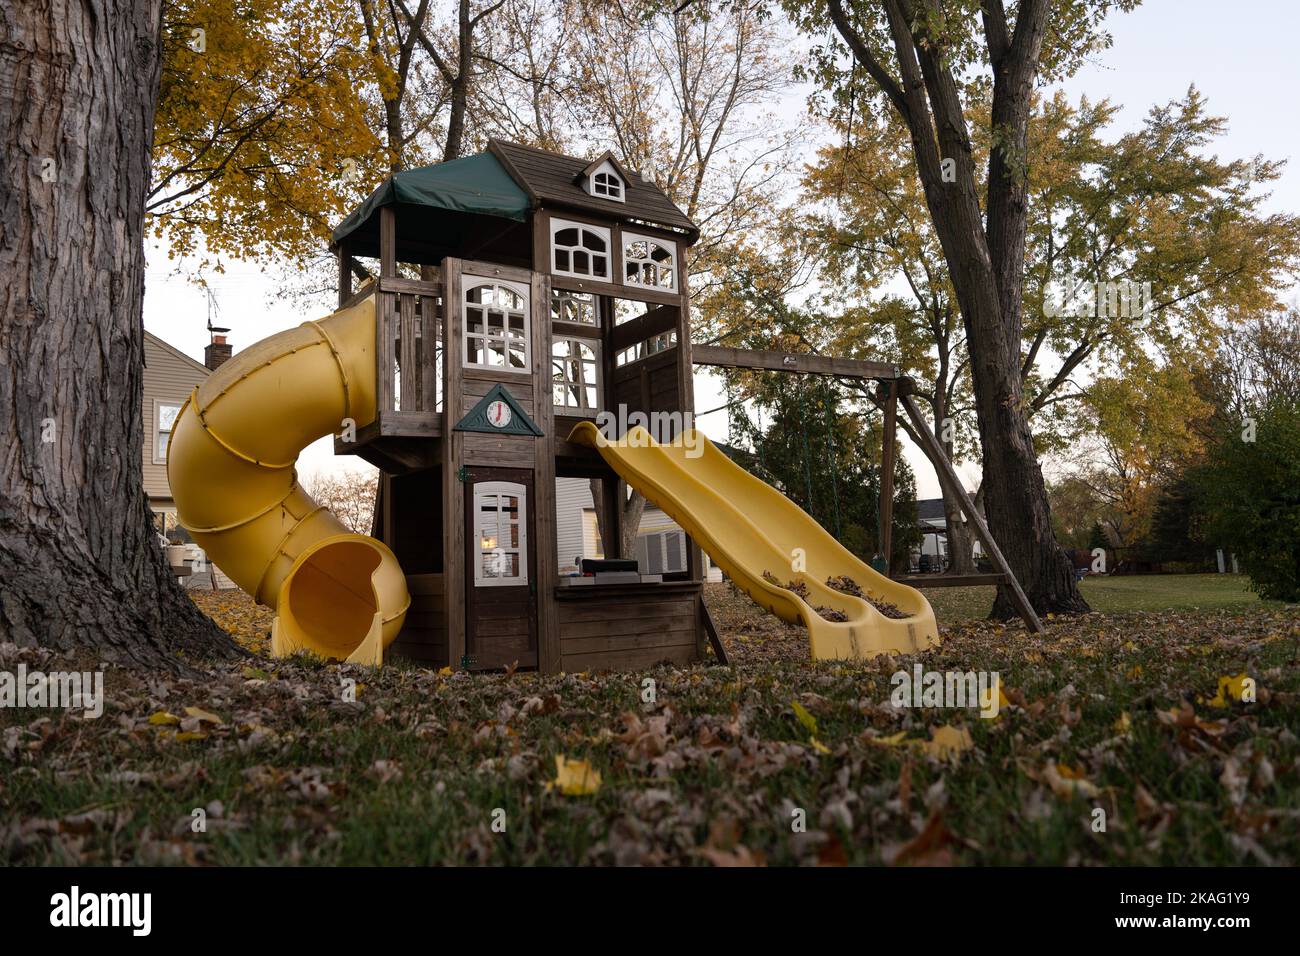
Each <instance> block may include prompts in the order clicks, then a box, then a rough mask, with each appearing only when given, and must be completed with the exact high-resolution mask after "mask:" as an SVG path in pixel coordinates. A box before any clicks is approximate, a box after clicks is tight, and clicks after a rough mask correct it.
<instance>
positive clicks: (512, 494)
mask: <svg viewBox="0 0 1300 956" xmlns="http://www.w3.org/2000/svg"><path fill="white" fill-rule="evenodd" d="M474 549H475V554H476V558H477V560H475V562H474V584H475V586H476V587H518V586H519V585H522V584H527V583H528V497H527V489H526V488H525V487H524V486H523V485H521V484H517V483H516V482H513V481H480V482H479V483H478V484H476V485H475V486H474Z"/></svg>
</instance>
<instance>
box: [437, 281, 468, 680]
mask: <svg viewBox="0 0 1300 956" xmlns="http://www.w3.org/2000/svg"><path fill="white" fill-rule="evenodd" d="M442 281H443V299H442V308H443V313H442V316H443V319H442V383H443V384H442V388H443V394H442V422H443V425H442V580H443V597H444V601H443V613H444V615H445V617H446V621H447V663H448V664H449V665H450V666H451V667H453V668H459V667H460V661H461V658H462V657H464V656H465V486H464V485H463V484H462V483H461V478H460V472H461V469H462V467H463V466H464V464H465V435H464V433H463V432H458V431H453V429H454V428H455V427H456V423H457V422H458V421H460V417H461V415H463V414H464V408H463V404H464V402H463V398H462V391H463V387H462V374H463V371H464V368H463V365H462V362H463V357H462V355H461V336H460V329H461V321H462V316H461V310H460V298H461V278H460V260H459V259H444V260H443V261H442Z"/></svg>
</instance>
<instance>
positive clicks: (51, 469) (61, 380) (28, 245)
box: [0, 0, 238, 669]
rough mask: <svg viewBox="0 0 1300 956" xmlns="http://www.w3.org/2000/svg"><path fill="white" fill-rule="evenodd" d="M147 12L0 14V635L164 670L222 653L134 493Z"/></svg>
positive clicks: (101, 5)
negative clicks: (0, 455)
mask: <svg viewBox="0 0 1300 956" xmlns="http://www.w3.org/2000/svg"><path fill="white" fill-rule="evenodd" d="M160 7H161V0H82V2H79V3H72V2H69V0H47V2H44V3H30V4H29V3H22V4H17V5H6V6H5V8H4V9H3V11H0V156H3V160H0V162H2V163H3V164H4V166H5V167H6V168H5V170H4V179H5V180H6V189H5V194H4V198H3V199H0V236H3V242H0V435H3V436H4V438H5V444H6V446H7V447H6V456H5V463H4V467H3V470H0V640H4V641H14V642H16V643H18V644H22V645H41V646H46V647H52V648H55V649H58V650H63V651H69V652H79V651H86V652H89V653H93V654H96V655H98V656H100V657H101V658H103V659H107V660H112V661H116V662H121V663H135V664H139V665H143V666H151V667H156V666H163V667H170V668H172V669H179V668H183V667H184V666H185V665H184V663H183V662H182V660H181V658H179V657H177V656H176V655H177V654H183V655H185V657H186V658H189V659H192V658H193V657H195V656H207V657H213V656H223V657H233V656H235V655H236V654H237V653H238V649H237V648H236V647H235V645H234V643H233V642H232V641H231V640H230V638H229V637H228V636H226V634H225V633H224V632H222V631H221V630H220V629H218V628H217V626H216V625H215V624H213V623H212V622H211V621H209V620H208V619H207V618H206V617H205V616H204V615H203V614H202V613H200V612H199V610H198V609H197V608H196V607H195V605H194V603H193V602H192V601H190V599H189V598H188V597H187V596H186V595H185V593H184V591H183V590H182V589H181V588H180V586H179V585H177V583H176V581H175V579H174V578H173V577H172V574H171V571H170V569H169V568H168V566H167V563H166V557H165V554H164V552H163V550H162V549H161V548H159V547H158V545H157V544H156V541H155V536H154V532H153V529H152V523H151V520H150V514H149V509H148V502H147V499H146V497H145V494H144V489H143V477H142V471H143V451H142V450H143V441H144V424H143V417H142V413H141V401H142V382H143V377H142V375H143V372H142V370H143V364H144V327H143V324H142V319H141V310H142V304H143V294H144V246H143V236H144V204H145V196H146V194H147V192H148V186H149V150H150V145H151V142H152V136H153V118H154V107H155V104H156V101H157V95H158V79H159V69H160V62H159V57H160V45H159V34H160V25H161V23H160Z"/></svg>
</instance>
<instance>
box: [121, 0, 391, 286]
mask: <svg viewBox="0 0 1300 956" xmlns="http://www.w3.org/2000/svg"><path fill="white" fill-rule="evenodd" d="M356 2H357V0H324V2H321V3H317V4H312V5H311V7H310V8H304V7H303V6H302V5H301V4H297V3H291V2H288V0H253V2H251V3H248V2H243V0H176V2H173V3H169V4H167V7H166V12H165V18H164V22H163V43H162V58H163V68H162V79H161V89H160V94H159V103H158V109H157V114H156V120H155V135H154V147H153V176H152V181H151V182H150V184H149V191H148V199H147V206H146V209H147V211H148V214H149V217H150V219H149V221H150V226H151V229H152V231H153V233H154V235H155V237H156V238H158V239H159V240H161V241H163V242H165V243H166V246H167V248H168V251H169V254H170V255H171V256H172V257H173V258H180V257H185V256H198V257H205V256H214V257H238V258H254V259H266V260H271V259H273V258H276V257H287V258H288V259H289V260H291V261H292V263H293V264H295V265H300V264H301V263H302V262H304V261H305V260H307V259H309V258H310V257H311V256H312V255H313V254H315V253H317V252H318V251H319V250H320V249H323V239H324V237H326V236H328V234H329V230H330V229H331V228H333V225H334V221H335V220H337V219H338V218H340V217H341V216H343V215H344V214H345V213H346V211H347V209H348V207H349V206H350V205H351V203H352V202H354V201H355V200H356V199H357V198H358V197H359V195H360V190H361V189H362V188H363V187H364V186H365V185H366V184H368V183H369V182H371V181H372V180H373V179H374V178H376V177H377V176H378V175H380V172H381V171H382V170H383V169H385V168H386V167H387V166H388V162H387V159H388V156H387V153H386V151H385V143H384V142H383V141H382V140H381V139H380V138H379V137H378V136H377V135H376V134H375V132H374V131H373V129H372V123H371V121H370V116H369V113H370V109H369V105H368V103H367V98H366V95H365V87H366V85H367V82H368V77H369V75H370V69H371V64H370V62H369V61H368V58H367V56H366V53H365V49H366V45H365V42H364V33H363V29H362V23H361V19H360V18H359V17H358V16H357V14H356V8H355V4H356Z"/></svg>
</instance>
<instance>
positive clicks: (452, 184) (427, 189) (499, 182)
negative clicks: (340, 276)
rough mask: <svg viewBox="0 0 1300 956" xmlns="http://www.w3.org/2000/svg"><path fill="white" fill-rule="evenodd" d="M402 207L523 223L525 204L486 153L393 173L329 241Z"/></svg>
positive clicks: (525, 198) (522, 195) (519, 191)
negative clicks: (396, 206) (385, 208)
mask: <svg viewBox="0 0 1300 956" xmlns="http://www.w3.org/2000/svg"><path fill="white" fill-rule="evenodd" d="M396 203H405V204H410V205H413V206H427V207H431V208H435V209H450V210H453V211H455V212H467V213H473V214H476V215H480V216H497V217H499V218H501V219H513V220H515V221H516V222H525V221H527V218H528V210H529V208H530V203H529V201H528V196H527V194H526V193H525V192H524V191H523V190H522V189H520V188H519V184H518V183H516V182H515V181H514V180H513V179H511V178H510V174H509V173H507V172H506V171H505V169H504V168H503V167H502V165H501V164H500V163H499V162H497V159H496V157H495V156H493V155H492V154H491V153H486V152H484V153H476V154H475V155H473V156H466V157H464V158H463V159H453V160H450V161H449V162H445V163H438V164H437V165H435V166H421V167H419V168H417V169H407V170H404V171H402V172H400V173H394V174H393V175H391V176H389V177H388V178H387V179H386V180H384V182H383V184H382V185H381V186H380V187H379V188H378V189H376V190H375V191H374V192H373V193H371V194H370V196H369V197H368V198H367V199H366V201H365V202H363V203H362V204H361V205H360V206H359V207H358V208H357V209H354V210H353V211H352V213H351V214H350V215H349V216H348V217H347V218H346V219H344V220H343V221H342V222H341V223H339V225H338V228H337V229H335V230H334V241H335V242H338V241H339V240H340V239H345V238H347V236H349V235H350V234H351V233H353V232H355V231H356V230H357V229H359V228H360V227H361V226H362V225H363V224H364V223H365V222H366V220H368V219H369V218H370V217H371V216H372V215H373V214H374V213H375V211H376V210H377V209H379V208H380V207H381V206H391V205H394V204H396Z"/></svg>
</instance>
